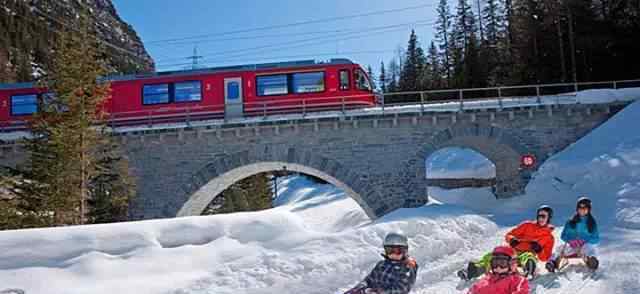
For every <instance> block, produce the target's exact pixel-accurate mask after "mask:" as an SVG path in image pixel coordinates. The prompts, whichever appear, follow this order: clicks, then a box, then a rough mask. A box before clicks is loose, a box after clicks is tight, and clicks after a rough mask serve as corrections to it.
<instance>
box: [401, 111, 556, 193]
mask: <svg viewBox="0 0 640 294" xmlns="http://www.w3.org/2000/svg"><path fill="white" fill-rule="evenodd" d="M427 142H428V143H426V144H425V145H424V146H423V147H422V148H420V150H419V151H418V152H417V154H416V155H415V156H414V158H415V160H413V161H411V162H412V164H410V165H409V169H410V170H413V171H414V172H415V174H416V175H417V180H418V181H422V182H425V181H426V179H427V175H426V169H425V168H424V160H425V159H426V158H428V157H430V156H431V155H432V154H433V153H434V152H437V151H438V150H441V149H444V148H449V147H458V148H467V149H471V150H473V151H475V152H477V153H479V154H481V155H482V156H484V157H486V158H487V159H489V160H490V161H491V162H492V163H493V164H494V165H495V172H496V183H495V185H494V186H493V187H492V190H493V193H494V194H495V196H496V197H497V198H505V197H511V196H515V195H520V194H523V193H524V189H525V187H526V185H527V184H528V183H529V180H530V178H531V174H532V173H533V172H534V171H535V170H537V169H538V167H539V166H540V165H541V163H542V162H543V161H544V160H546V158H547V156H546V154H540V153H536V152H535V148H528V147H527V146H536V145H537V144H538V142H535V139H534V138H522V137H517V136H515V135H514V134H511V133H509V132H508V131H507V130H506V129H504V128H501V127H498V126H496V125H491V124H479V123H476V124H463V125H461V124H456V125H453V126H451V127H449V128H446V129H444V130H441V131H439V132H437V133H435V134H434V135H432V136H431V137H430V138H429V140H427ZM532 149H534V150H532ZM524 154H533V155H534V156H536V158H537V160H538V161H537V164H536V166H534V167H532V168H529V169H523V168H522V167H521V165H520V160H521V157H522V155H524ZM414 162H419V163H422V165H420V166H419V165H417V164H415V163H414ZM425 189H426V188H425Z"/></svg>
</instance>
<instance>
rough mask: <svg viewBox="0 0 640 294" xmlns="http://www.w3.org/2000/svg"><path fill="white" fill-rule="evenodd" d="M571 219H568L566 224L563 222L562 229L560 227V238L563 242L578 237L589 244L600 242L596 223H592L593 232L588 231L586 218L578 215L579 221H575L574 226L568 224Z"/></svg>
mask: <svg viewBox="0 0 640 294" xmlns="http://www.w3.org/2000/svg"><path fill="white" fill-rule="evenodd" d="M570 221H571V220H568V221H567V223H566V224H564V229H562V235H561V236H560V239H562V241H565V242H569V241H571V240H576V239H580V240H583V241H585V242H587V243H589V244H598V242H600V233H599V232H598V225H597V224H594V226H593V232H591V233H589V230H588V228H587V218H586V217H580V221H579V222H578V223H576V227H575V228H572V227H571V225H570V224H569V222H570Z"/></svg>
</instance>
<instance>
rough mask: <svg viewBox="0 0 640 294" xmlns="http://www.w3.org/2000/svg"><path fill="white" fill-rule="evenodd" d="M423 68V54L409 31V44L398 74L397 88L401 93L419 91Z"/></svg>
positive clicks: (413, 35) (412, 33)
mask: <svg viewBox="0 0 640 294" xmlns="http://www.w3.org/2000/svg"><path fill="white" fill-rule="evenodd" d="M424 66H425V57H424V52H423V50H422V48H420V43H419V42H418V37H417V36H416V33H415V31H414V30H411V35H410V36H409V44H408V45H407V51H406V53H405V63H404V66H403V67H402V72H401V73H400V81H399V87H400V90H401V91H416V90H418V89H419V87H420V81H421V79H422V77H421V75H422V73H423V70H424Z"/></svg>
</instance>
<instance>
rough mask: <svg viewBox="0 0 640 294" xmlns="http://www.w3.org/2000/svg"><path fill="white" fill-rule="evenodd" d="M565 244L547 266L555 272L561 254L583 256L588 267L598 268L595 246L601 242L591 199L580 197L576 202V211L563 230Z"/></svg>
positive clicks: (562, 236)
mask: <svg viewBox="0 0 640 294" xmlns="http://www.w3.org/2000/svg"><path fill="white" fill-rule="evenodd" d="M560 238H561V239H562V241H564V242H565V244H564V245H563V246H562V250H560V252H561V253H560V254H559V255H557V256H555V257H554V258H553V259H551V260H549V262H547V264H546V268H547V270H548V271H550V272H554V271H555V270H556V269H557V268H558V266H559V263H560V260H559V257H560V256H571V255H578V256H581V257H582V258H583V259H584V261H585V263H586V265H587V267H589V268H591V269H593V270H595V269H597V268H598V264H599V262H598V259H597V258H596V257H595V249H594V246H595V245H596V244H598V243H599V242H600V233H599V232H598V224H597V223H596V219H595V218H594V217H593V215H592V214H591V199H589V198H587V197H580V199H578V202H577V203H576V213H575V214H574V215H573V217H572V218H570V219H569V220H568V221H567V223H566V224H565V226H564V229H563V230H562V235H561V236H560Z"/></svg>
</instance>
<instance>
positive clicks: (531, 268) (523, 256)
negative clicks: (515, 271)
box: [458, 205, 554, 280]
mask: <svg viewBox="0 0 640 294" xmlns="http://www.w3.org/2000/svg"><path fill="white" fill-rule="evenodd" d="M536 212H537V215H536V220H535V221H525V222H523V223H521V224H520V225H518V226H517V227H516V228H514V229H513V230H511V231H509V232H508V233H507V234H506V236H505V241H506V242H507V243H508V244H509V246H511V247H512V248H513V249H514V250H515V251H516V255H517V261H518V265H519V266H521V267H522V268H523V270H524V275H525V276H530V277H532V278H533V277H534V276H535V273H536V264H537V262H538V260H541V261H543V262H546V261H547V260H549V258H550V257H551V252H552V250H553V243H554V238H553V234H552V232H553V225H551V218H553V209H551V207H549V206H548V205H542V206H540V207H539V208H538V210H537V211H536ZM491 258H492V255H491V253H488V254H485V255H484V256H483V257H482V258H481V259H480V261H477V262H470V263H469V265H468V266H467V269H466V270H461V271H458V276H459V277H460V278H461V279H463V280H471V279H473V278H475V277H479V276H480V275H482V274H484V273H485V272H486V271H487V270H488V269H489V266H490V265H491Z"/></svg>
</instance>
